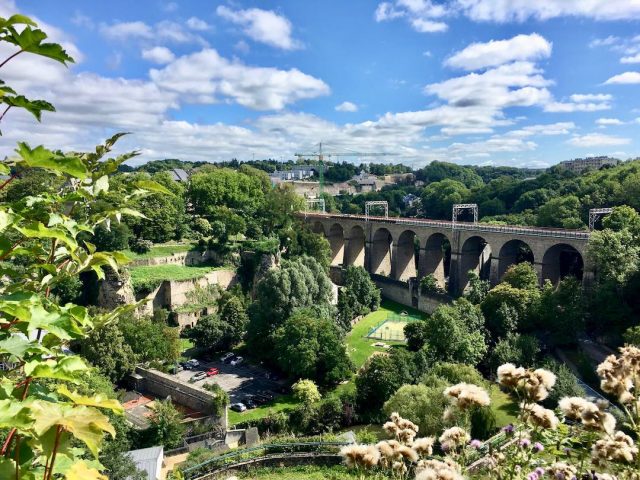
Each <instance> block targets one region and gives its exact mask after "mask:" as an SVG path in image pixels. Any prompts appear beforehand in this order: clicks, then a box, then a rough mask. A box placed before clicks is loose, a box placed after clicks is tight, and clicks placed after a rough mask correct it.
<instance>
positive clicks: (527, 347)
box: [489, 332, 540, 372]
mask: <svg viewBox="0 0 640 480" xmlns="http://www.w3.org/2000/svg"><path fill="white" fill-rule="evenodd" d="M539 353H540V344H539V342H538V340H537V339H536V338H535V337H533V336H531V335H523V334H520V333H514V332H509V333H507V334H506V335H505V336H504V337H503V338H501V339H500V340H498V342H497V343H496V345H495V347H493V350H492V351H491V355H489V369H490V371H492V372H495V371H496V370H497V369H498V367H499V366H500V365H504V364H505V363H513V364H515V365H521V366H523V367H532V366H534V365H535V362H536V359H537V357H538V355H539Z"/></svg>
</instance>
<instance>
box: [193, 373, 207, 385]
mask: <svg viewBox="0 0 640 480" xmlns="http://www.w3.org/2000/svg"><path fill="white" fill-rule="evenodd" d="M205 378H207V374H206V372H198V373H196V374H195V375H193V376H192V377H191V378H190V379H189V383H196V382H199V381H200V380H204V379H205Z"/></svg>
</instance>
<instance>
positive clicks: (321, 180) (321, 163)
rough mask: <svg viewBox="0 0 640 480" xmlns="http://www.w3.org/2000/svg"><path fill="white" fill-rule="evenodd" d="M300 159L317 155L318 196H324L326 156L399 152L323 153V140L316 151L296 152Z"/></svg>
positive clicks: (373, 155) (356, 155)
mask: <svg viewBox="0 0 640 480" xmlns="http://www.w3.org/2000/svg"><path fill="white" fill-rule="evenodd" d="M294 155H295V156H296V157H298V159H300V160H302V159H303V158H309V157H315V158H317V159H318V165H319V167H318V177H319V184H320V187H319V193H318V196H319V197H322V194H323V193H324V157H329V158H331V157H387V156H391V155H397V153H387V152H330V153H326V152H325V153H323V152H322V142H320V143H319V144H318V151H317V152H314V153H295V154H294Z"/></svg>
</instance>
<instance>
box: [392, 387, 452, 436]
mask: <svg viewBox="0 0 640 480" xmlns="http://www.w3.org/2000/svg"><path fill="white" fill-rule="evenodd" d="M447 386H448V384H447V383H446V382H444V381H442V380H440V381H437V382H435V383H434V384H433V385H430V386H426V385H403V386H401V387H400V388H399V389H398V390H397V391H396V392H395V393H394V394H393V395H392V396H391V398H389V400H387V401H386V402H385V404H384V407H383V410H384V413H385V414H386V415H391V413H393V412H398V413H399V414H400V416H401V417H403V418H411V419H412V421H413V422H415V423H416V424H417V425H418V427H419V428H420V435H421V436H422V435H425V436H426V435H437V434H438V433H440V432H441V431H442V430H443V427H444V426H445V425H446V421H445V420H443V418H442V417H443V414H444V411H445V410H446V408H447V406H448V405H449V402H448V400H447V398H446V397H445V396H444V395H443V393H442V392H443V391H444V390H445V388H447Z"/></svg>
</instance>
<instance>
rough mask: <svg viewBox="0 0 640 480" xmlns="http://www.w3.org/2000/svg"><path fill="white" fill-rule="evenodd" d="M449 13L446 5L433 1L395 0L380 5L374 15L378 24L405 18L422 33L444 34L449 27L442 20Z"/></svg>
mask: <svg viewBox="0 0 640 480" xmlns="http://www.w3.org/2000/svg"><path fill="white" fill-rule="evenodd" d="M447 13H448V10H447V8H446V7H445V6H444V5H440V4H436V3H434V2H432V1H431V0H393V1H392V2H382V3H380V4H378V7H377V8H376V11H375V13H374V18H375V20H376V22H384V21H388V20H394V19H396V18H405V19H406V20H407V22H409V25H411V27H412V28H413V29H414V30H415V31H417V32H420V33H438V32H444V31H446V30H447V29H448V28H449V27H448V25H447V24H446V23H445V22H442V21H441V20H440V19H441V18H442V17H444V16H446V15H447Z"/></svg>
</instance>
